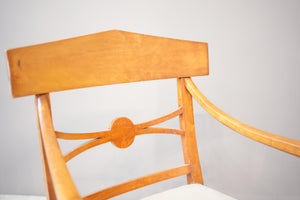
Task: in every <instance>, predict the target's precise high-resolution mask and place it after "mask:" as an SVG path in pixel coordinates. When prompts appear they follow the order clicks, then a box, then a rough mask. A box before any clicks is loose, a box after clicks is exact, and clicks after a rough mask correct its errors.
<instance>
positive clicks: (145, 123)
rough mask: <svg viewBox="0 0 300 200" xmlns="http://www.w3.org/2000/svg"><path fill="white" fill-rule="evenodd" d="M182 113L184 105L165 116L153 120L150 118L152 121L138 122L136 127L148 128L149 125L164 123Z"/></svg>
mask: <svg viewBox="0 0 300 200" xmlns="http://www.w3.org/2000/svg"><path fill="white" fill-rule="evenodd" d="M181 113H182V107H181V106H180V107H179V108H178V109H176V110H175V111H173V112H171V113H169V114H166V115H164V116H161V117H158V118H156V119H153V120H150V121H147V122H143V123H140V124H136V128H137V129H143V128H147V127H150V126H154V125H157V124H160V123H163V122H165V121H167V120H170V119H173V118H174V117H177V116H178V115H180V114H181Z"/></svg>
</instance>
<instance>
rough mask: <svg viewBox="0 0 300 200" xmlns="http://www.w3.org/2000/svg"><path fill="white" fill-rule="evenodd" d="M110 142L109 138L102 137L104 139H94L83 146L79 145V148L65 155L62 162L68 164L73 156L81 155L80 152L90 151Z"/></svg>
mask: <svg viewBox="0 0 300 200" xmlns="http://www.w3.org/2000/svg"><path fill="white" fill-rule="evenodd" d="M110 141H111V138H110V137H104V138H100V139H95V140H92V141H89V142H86V143H84V144H83V145H81V146H79V147H77V148H75V149H73V150H72V151H70V152H69V153H68V154H67V155H65V156H64V160H65V162H68V161H69V160H71V159H72V158H74V157H75V156H77V155H79V154H80V153H82V152H84V151H86V150H88V149H91V148H93V147H95V146H98V145H101V144H105V143H107V142H110Z"/></svg>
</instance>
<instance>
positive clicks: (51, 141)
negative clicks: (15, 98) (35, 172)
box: [35, 94, 81, 200]
mask: <svg viewBox="0 0 300 200" xmlns="http://www.w3.org/2000/svg"><path fill="white" fill-rule="evenodd" d="M35 103H36V111H37V117H38V123H39V131H40V140H41V147H42V148H41V150H42V157H43V165H44V173H45V177H46V179H45V182H46V189H47V197H48V199H51V200H52V199H54V200H56V199H59V200H71V199H72V200H80V199H81V198H80V195H79V193H78V191H77V189H76V187H75V185H74V183H73V181H72V178H71V175H70V173H69V171H68V168H67V166H66V164H65V161H64V158H63V155H62V154H61V151H60V148H59V145H58V142H57V138H56V135H55V131H54V128H53V124H52V117H51V110H50V99H49V94H41V95H36V98H35Z"/></svg>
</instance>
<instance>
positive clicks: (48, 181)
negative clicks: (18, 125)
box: [36, 113, 56, 200]
mask: <svg viewBox="0 0 300 200" xmlns="http://www.w3.org/2000/svg"><path fill="white" fill-rule="evenodd" d="M36 114H37V123H38V132H39V141H40V149H41V157H42V164H43V173H44V182H45V187H46V196H47V199H51V200H56V194H55V189H54V185H53V181H52V177H51V174H50V169H49V164H48V160H47V157H46V152H45V148H44V145H45V144H44V141H43V138H42V132H41V127H40V121H39V117H38V113H36Z"/></svg>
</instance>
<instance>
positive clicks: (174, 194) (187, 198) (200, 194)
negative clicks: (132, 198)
mask: <svg viewBox="0 0 300 200" xmlns="http://www.w3.org/2000/svg"><path fill="white" fill-rule="evenodd" d="M200 199H203V200H236V199H235V198H232V197H230V196H228V195H226V194H223V193H221V192H218V191H216V190H213V189H211V188H209V187H206V186H204V185H201V184H188V185H184V186H180V187H177V188H174V189H170V190H167V191H164V192H161V193H158V194H154V195H151V196H149V197H146V198H143V199H142V200H200Z"/></svg>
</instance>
